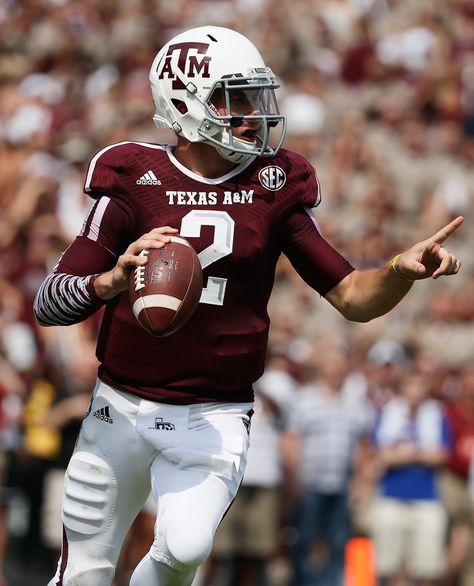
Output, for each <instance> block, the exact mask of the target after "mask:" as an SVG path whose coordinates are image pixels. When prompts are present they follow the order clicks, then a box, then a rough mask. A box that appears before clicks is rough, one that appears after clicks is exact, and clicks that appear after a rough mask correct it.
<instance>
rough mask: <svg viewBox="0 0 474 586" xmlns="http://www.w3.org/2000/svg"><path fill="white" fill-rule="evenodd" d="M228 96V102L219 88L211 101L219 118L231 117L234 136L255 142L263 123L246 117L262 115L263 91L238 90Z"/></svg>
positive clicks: (232, 91)
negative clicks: (260, 103)
mask: <svg viewBox="0 0 474 586" xmlns="http://www.w3.org/2000/svg"><path fill="white" fill-rule="evenodd" d="M228 94H229V95H228V100H226V97H225V93H224V90H223V89H221V88H217V89H216V91H215V92H214V93H213V95H212V97H211V99H210V102H211V103H212V106H213V107H214V108H215V110H216V111H217V114H218V115H219V116H231V119H230V124H231V127H232V134H233V135H234V136H235V137H236V138H241V139H242V140H246V141H249V142H254V141H255V140H256V136H257V132H258V131H259V129H260V126H261V122H260V120H252V119H247V118H244V117H246V116H256V115H258V114H260V106H259V102H260V100H261V91H260V90H254V89H252V90H244V89H237V88H236V89H235V90H231V91H229V92H228Z"/></svg>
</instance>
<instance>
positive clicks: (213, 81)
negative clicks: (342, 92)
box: [35, 26, 463, 586]
mask: <svg viewBox="0 0 474 586" xmlns="http://www.w3.org/2000/svg"><path fill="white" fill-rule="evenodd" d="M150 81H151V90H152V95H153V101H154V106H155V115H154V120H155V122H156V123H157V125H158V126H159V127H167V128H171V129H172V130H173V131H174V132H175V133H176V136H177V144H176V146H168V145H161V144H148V143H140V142H129V141H125V142H121V143H119V144H114V145H109V146H106V147H105V148H104V149H103V150H101V151H100V152H99V153H98V154H96V155H95V156H94V157H93V159H92V160H91V162H90V165H89V169H88V172H87V176H86V180H85V191H86V192H87V193H88V194H89V195H90V196H91V198H92V199H93V200H94V204H93V206H92V209H91V211H90V213H89V215H88V217H87V218H86V220H85V221H84V225H83V228H82V230H81V232H80V234H79V235H78V237H77V238H76V240H75V241H74V242H73V243H72V244H71V246H70V247H69V248H68V249H67V250H66V252H65V253H64V254H63V256H62V258H61V259H60V261H59V263H58V264H57V266H56V267H55V268H54V270H53V272H52V273H51V274H50V275H49V276H48V277H47V278H46V280H45V282H44V283H43V285H42V286H41V288H40V290H39V292H38V294H37V297H36V301H35V314H36V318H37V320H38V322H39V323H40V324H41V325H44V326H52V325H68V324H73V323H76V322H79V321H81V320H84V319H86V318H87V317H88V316H90V315H91V314H92V313H93V312H95V311H96V310H97V309H98V308H99V307H101V306H103V305H105V313H104V317H103V320H102V324H101V330H100V334H99V339H98V344H97V356H98V358H99V361H100V367H99V372H98V380H97V385H96V387H95V389H94V391H93V396H92V403H91V407H90V410H89V412H88V414H87V416H86V417H85V420H84V423H83V426H82V430H81V432H80V435H79V438H78V442H77V446H76V449H75V452H74V454H73V456H72V458H71V461H70V464H69V466H68V469H67V473H66V477H65V486H64V498H63V512H62V520H63V524H64V543H63V549H62V555H61V559H60V561H59V564H58V569H57V573H56V575H55V577H54V578H53V579H52V580H51V582H50V586H53V585H55V586H72V585H73V584H74V586H107V585H109V584H110V583H111V582H112V579H113V576H114V570H115V566H116V562H117V558H118V555H119V552H120V548H121V545H122V542H123V541H124V537H125V535H126V533H127V530H128V529H129V527H130V525H131V523H132V521H133V519H134V518H135V516H136V515H137V513H138V511H139V510H140V508H141V507H142V505H143V503H144V502H145V500H146V498H147V495H148V493H149V490H150V486H151V488H152V490H153V493H154V496H155V498H156V502H157V508H158V514H157V523H156V528H155V536H154V542H153V544H152V545H151V548H150V551H149V553H148V555H147V556H146V557H145V558H144V559H143V560H142V561H141V562H140V564H139V565H138V567H137V568H136V570H135V571H134V574H133V576H132V578H131V582H130V584H131V585H132V586H139V585H140V586H143V585H146V586H171V585H173V586H188V585H190V584H191V582H192V581H193V576H194V574H195V572H196V569H197V567H198V566H199V564H201V563H202V562H203V561H204V560H205V559H206V557H207V556H208V555H209V553H210V551H211V547H212V541H213V536H214V532H215V530H216V527H217V526H218V524H219V522H220V521H221V519H222V517H223V515H224V514H225V512H226V510H227V508H228V507H229V506H230V504H231V503H232V500H233V498H234V497H235V494H236V491H237V489H238V486H239V484H240V481H241V479H242V475H243V471H244V468H245V461H246V451H247V445H248V427H249V423H250V417H251V413H252V401H253V392H252V385H253V383H254V381H255V380H256V379H257V378H259V377H260V375H261V374H262V371H263V367H264V361H265V350H266V346H267V337H268V328H269V318H268V314H267V302H268V298H269V296H270V292H271V290H272V286H273V280H274V273H275V266H276V263H277V260H278V258H279V256H280V254H282V253H284V254H285V255H287V256H288V258H289V259H290V261H291V262H292V264H293V266H294V267H295V269H296V270H297V271H298V273H299V274H300V275H301V276H302V277H303V278H304V279H305V280H306V282H307V283H309V285H311V286H312V287H313V288H314V289H315V290H316V291H318V292H319V293H320V294H321V295H322V296H323V297H325V298H326V299H327V301H328V302H329V303H331V304H332V305H333V306H334V307H335V308H336V309H337V310H338V311H339V312H340V313H341V314H342V315H343V316H345V317H346V318H347V319H349V320H354V321H361V322H365V321H368V320H370V319H372V318H375V317H377V316H380V315H382V314H384V313H386V312H387V311H389V310H390V309H391V308H393V307H394V306H395V305H396V304H397V303H398V302H399V301H400V300H401V299H402V298H403V297H404V296H405V295H406V293H407V292H408V291H409V290H410V288H411V287H412V285H413V282H414V281H415V280H418V279H424V278H427V277H433V278H437V277H439V276H441V275H450V274H454V273H456V272H457V271H458V270H459V266H460V263H459V261H458V260H457V259H456V258H455V257H454V256H453V255H452V254H451V253H450V252H448V251H447V250H446V249H445V248H444V246H443V243H444V241H445V240H446V239H447V238H448V236H449V235H450V234H451V233H453V232H454V231H455V230H456V228H458V226H459V225H460V224H461V223H462V221H463V219H462V217H459V218H457V219H456V220H454V221H452V222H451V223H450V224H448V225H447V226H445V227H444V228H442V229H441V230H440V231H439V232H437V233H436V234H435V235H434V236H432V237H431V238H428V239H427V240H425V241H423V242H420V243H418V244H416V245H415V246H413V247H412V248H410V249H408V250H406V251H405V252H402V253H401V254H400V255H397V256H396V257H395V258H394V259H392V261H391V262H388V263H387V264H386V265H385V266H382V267H380V268H377V269H373V270H368V271H363V272H362V271H358V270H354V268H353V267H352V266H351V265H350V264H349V262H348V261H347V260H346V259H345V258H343V256H341V254H339V253H338V252H337V251H336V250H335V249H334V248H333V247H332V246H331V245H330V244H329V243H328V242H327V241H326V240H325V239H324V238H323V236H322V235H321V233H320V231H319V229H318V224H317V222H316V220H315V217H314V214H313V211H312V208H314V207H315V206H316V205H318V204H319V201H320V189H319V184H318V180H317V178H316V174H315V171H314V169H313V168H312V166H311V165H310V164H309V163H308V162H307V161H306V160H305V159H304V158H302V157H301V156H299V155H297V154H295V153H293V152H288V151H286V150H284V149H282V148H280V147H281V145H282V143H283V139H284V134H285V120H284V117H283V116H282V115H281V114H280V113H279V111H278V107H277V101H276V99H275V89H276V88H277V87H278V82H277V80H276V78H275V76H274V75H273V73H272V71H271V70H270V69H269V68H268V67H267V66H266V65H265V63H264V62H263V60H262V57H261V55H260V54H259V52H258V50H257V49H256V48H255V47H254V45H253V44H252V43H251V42H250V41H249V40H248V39H247V38H245V37H244V36H242V35H241V34H239V33H237V32H234V31H232V30H228V29H225V28H220V27H213V26H205V27H201V28H197V29H193V30H189V31H187V32H184V33H182V34H180V35H178V36H176V37H175V38H173V39H172V40H170V41H169V42H168V43H167V44H166V45H165V46H164V47H163V48H162V49H161V50H160V52H159V53H158V55H157V56H156V58H155V60H154V62H153V65H152V67H151V71H150ZM178 232H179V234H181V235H182V236H183V237H184V238H186V239H188V240H189V241H190V242H191V243H192V245H193V246H194V247H195V249H196V251H197V252H198V253H199V258H200V261H201V264H202V267H203V269H204V289H203V291H202V297H201V302H200V304H199V307H198V309H197V311H196V313H195V314H194V315H193V316H192V318H191V319H190V320H189V322H187V323H186V325H185V326H184V327H183V328H182V329H181V330H179V331H178V332H176V333H175V334H172V335H171V336H168V337H165V338H154V337H152V336H150V335H149V334H147V333H146V332H145V330H144V329H142V328H141V327H140V325H139V324H138V323H137V321H136V320H135V318H134V316H133V314H132V311H131V308H130V304H129V300H128V293H127V288H128V281H129V275H130V272H131V270H132V269H133V268H134V267H136V266H138V265H143V264H145V263H146V262H147V259H146V258H145V257H143V256H139V253H140V251H141V250H142V249H144V248H160V247H163V246H164V245H166V243H167V242H169V241H170V237H171V236H172V235H174V234H176V233H178Z"/></svg>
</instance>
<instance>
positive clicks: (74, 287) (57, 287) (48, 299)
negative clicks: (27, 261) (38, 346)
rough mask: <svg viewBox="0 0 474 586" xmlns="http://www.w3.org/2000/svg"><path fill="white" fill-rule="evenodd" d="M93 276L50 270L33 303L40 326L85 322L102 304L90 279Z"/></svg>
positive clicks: (92, 280) (93, 276) (92, 278)
mask: <svg viewBox="0 0 474 586" xmlns="http://www.w3.org/2000/svg"><path fill="white" fill-rule="evenodd" d="M94 279H95V275H87V276H83V277H80V276H75V275H68V274H66V273H56V272H52V273H50V274H49V275H48V276H47V277H46V279H45V280H44V282H43V284H42V285H41V287H40V289H39V291H38V293H37V295H36V298H35V302H34V305H33V311H34V314H35V317H36V320H37V321H38V323H39V324H40V325H42V326H67V325H71V324H75V323H79V322H81V321H84V320H85V319H87V318H88V317H89V316H91V315H92V314H93V313H94V312H95V311H97V309H98V308H99V307H100V306H101V305H102V304H103V301H102V300H100V299H98V298H97V296H96V294H95V291H94V288H93V282H94Z"/></svg>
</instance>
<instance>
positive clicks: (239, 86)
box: [198, 68, 286, 163]
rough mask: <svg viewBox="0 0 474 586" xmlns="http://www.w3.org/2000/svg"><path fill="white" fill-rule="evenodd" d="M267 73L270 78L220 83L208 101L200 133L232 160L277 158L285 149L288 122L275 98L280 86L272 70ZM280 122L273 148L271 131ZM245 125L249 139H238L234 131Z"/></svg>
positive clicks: (248, 78) (244, 78) (225, 156)
mask: <svg viewBox="0 0 474 586" xmlns="http://www.w3.org/2000/svg"><path fill="white" fill-rule="evenodd" d="M265 69H266V68H265ZM267 71H268V73H269V75H260V76H252V77H250V76H249V77H237V78H236V77H233V78H228V79H220V80H217V81H216V82H215V83H214V85H213V86H212V88H211V90H210V91H209V94H208V97H207V98H206V101H205V104H204V106H205V110H206V117H205V119H204V120H203V123H202V124H201V126H200V127H199V129H198V134H199V135H200V136H201V137H202V138H203V140H204V141H205V142H206V143H208V144H211V145H212V146H214V147H215V148H216V149H217V151H218V152H219V154H220V155H221V156H222V157H224V158H225V159H227V160H229V161H232V162H235V163H238V162H242V161H245V160H246V159H248V158H249V157H251V156H254V155H260V156H264V157H269V156H273V155H275V154H276V152H277V151H278V149H279V148H280V147H281V144H282V142H283V139H284V135H285V122H286V121H285V118H284V116H282V115H281V114H280V113H279V111H278V105H277V102H276V98H275V92H274V90H275V88H277V87H279V86H278V85H277V83H276V82H275V78H274V77H273V74H272V73H271V71H270V70H267ZM280 122H281V123H282V127H281V130H280V136H279V139H278V140H277V144H276V146H275V147H271V146H270V144H269V143H270V138H271V137H270V134H271V129H272V128H274V127H276V126H277V125H278V124H279V123H280ZM241 126H246V127H247V130H245V131H244V136H245V138H237V137H236V136H234V133H233V129H234V128H238V127H241Z"/></svg>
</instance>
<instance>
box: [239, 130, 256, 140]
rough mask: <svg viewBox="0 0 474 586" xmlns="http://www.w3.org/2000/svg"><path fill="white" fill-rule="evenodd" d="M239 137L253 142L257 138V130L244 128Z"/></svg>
mask: <svg viewBox="0 0 474 586" xmlns="http://www.w3.org/2000/svg"><path fill="white" fill-rule="evenodd" d="M240 138H242V139H244V140H246V141H248V142H255V141H256V140H257V131H256V130H252V129H251V128H248V129H247V130H244V132H242V134H241V135H240Z"/></svg>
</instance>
